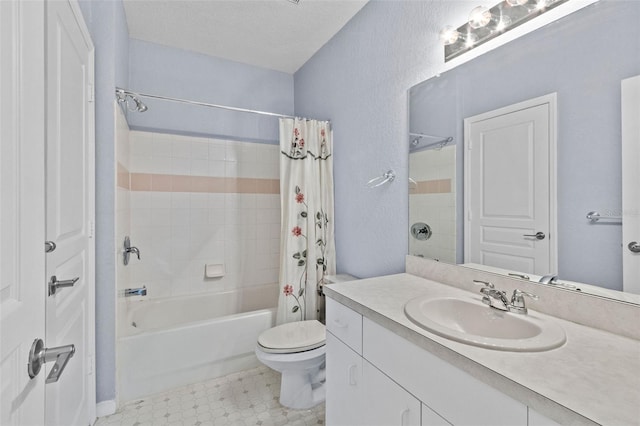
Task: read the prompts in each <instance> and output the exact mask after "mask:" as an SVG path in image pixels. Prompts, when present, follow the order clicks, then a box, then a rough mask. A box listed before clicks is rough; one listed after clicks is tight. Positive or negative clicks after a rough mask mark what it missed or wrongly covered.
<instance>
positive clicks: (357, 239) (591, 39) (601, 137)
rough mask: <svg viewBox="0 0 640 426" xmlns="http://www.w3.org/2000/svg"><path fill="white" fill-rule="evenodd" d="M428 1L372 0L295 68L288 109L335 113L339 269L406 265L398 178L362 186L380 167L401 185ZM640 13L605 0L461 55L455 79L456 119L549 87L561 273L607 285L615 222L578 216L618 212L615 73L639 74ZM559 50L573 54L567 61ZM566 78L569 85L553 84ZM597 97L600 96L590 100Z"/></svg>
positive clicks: (425, 53) (634, 5) (616, 277)
mask: <svg viewBox="0 0 640 426" xmlns="http://www.w3.org/2000/svg"><path fill="white" fill-rule="evenodd" d="M425 3H426V2H402V3H397V2H384V1H376V0H374V1H372V2H371V3H369V4H368V5H367V6H365V8H364V9H363V10H362V11H361V13H359V14H358V15H357V16H356V17H355V18H354V19H353V20H352V21H351V22H350V23H349V24H348V25H347V26H346V27H345V28H344V29H343V30H342V31H341V32H340V33H339V34H338V35H337V36H336V37H334V39H332V40H331V41H330V42H329V43H328V44H327V45H326V46H325V47H324V48H323V49H322V50H321V51H320V52H319V53H318V54H316V55H315V56H314V57H313V58H312V59H311V60H310V61H309V62H308V63H307V64H306V65H305V66H304V67H303V68H302V69H301V70H299V71H298V72H297V73H296V74H295V96H296V113H297V114H302V115H307V116H314V115H319V116H323V117H324V116H328V117H330V118H332V119H333V122H334V139H335V142H334V144H335V153H336V155H335V160H334V164H335V166H334V167H335V176H336V189H335V193H336V240H337V241H336V248H337V256H338V269H339V272H349V273H352V274H354V275H359V276H373V275H379V274H389V273H392V272H397V271H401V270H403V267H404V259H403V256H404V254H405V253H406V252H407V248H406V246H407V243H406V241H407V208H408V207H407V194H406V192H407V185H401V184H395V183H394V184H392V185H390V186H388V187H385V188H378V189H377V190H367V189H365V188H364V186H363V184H364V182H366V180H368V179H369V178H371V177H372V176H374V175H376V174H379V173H380V172H381V171H383V170H385V169H386V168H394V169H395V170H396V172H398V175H399V177H398V182H406V177H407V174H406V173H407V164H408V155H407V150H408V148H407V145H406V128H407V123H406V117H407V105H406V102H407V101H406V90H407V89H408V88H409V87H411V86H412V85H413V84H415V83H417V81H416V80H418V78H417V77H418V76H420V75H421V74H422V75H423V76H424V77H430V76H432V75H433V74H435V73H436V70H437V69H438V66H437V64H435V65H434V61H433V57H434V56H433V50H434V49H435V50H437V52H438V54H441V52H442V47H441V46H437V45H435V46H434V45H433V44H432V45H428V43H429V41H427V40H428V39H427V38H428V37H434V38H437V35H435V34H430V33H429V32H430V31H429V30H428V28H430V27H429V25H428V18H427V16H428V14H425V10H424V7H425ZM574 17H579V18H580V19H579V21H576V20H575V19H573V18H574ZM639 19H640V4H639V3H638V2H635V1H604V0H603V1H601V2H599V3H597V4H595V5H593V6H590V7H588V8H587V9H584V10H582V11H579V12H577V15H572V16H570V17H568V18H565V19H564V20H562V21H560V22H558V23H555V24H552V25H549V26H547V27H545V28H544V29H543V30H542V31H537V32H535V33H532V34H530V35H528V36H525V37H524V38H523V39H519V40H517V41H514V42H512V43H509V44H507V45H505V46H503V47H501V48H498V49H497V50H495V51H492V52H489V53H488V54H485V55H483V56H480V57H479V58H477V59H476V60H474V61H472V62H470V63H467V64H464V65H463V67H468V68H470V69H472V70H473V71H472V72H471V75H472V76H473V77H472V78H469V77H466V78H465V79H462V78H459V79H458V81H459V84H460V85H461V89H460V92H462V93H465V94H466V96H465V97H464V100H463V101H462V102H461V105H459V106H458V109H459V110H461V114H462V115H461V116H469V115H473V114H477V113H479V112H482V111H487V110H491V109H494V108H497V107H500V106H504V105H508V104H511V103H514V102H518V101H522V100H524V99H527V98H531V97H535V96H540V95H543V94H547V93H550V92H554V91H557V92H558V96H559V114H560V116H561V117H562V118H561V120H560V122H561V125H560V128H559V140H558V161H559V165H558V179H559V194H558V195H559V200H560V201H559V223H560V226H559V228H560V229H559V235H558V238H559V259H560V265H559V273H560V276H561V277H565V278H566V279H575V280H578V281H585V282H593V283H598V284H600V285H603V286H606V287H613V288H616V287H617V286H619V283H620V282H621V279H620V273H621V247H620V241H621V235H620V226H619V225H601V226H590V225H589V224H588V223H587V222H586V220H585V217H584V216H585V215H586V213H587V212H588V211H589V210H595V209H600V210H605V209H610V210H616V209H618V210H619V209H620V204H621V200H620V198H621V195H620V185H621V184H620V179H621V176H620V155H621V154H620V142H619V141H620V132H619V122H617V121H616V120H618V121H619V115H620V111H619V109H620V80H621V79H622V78H625V77H629V76H631V75H634V74H639V73H640V62H639V61H640V33H639V30H638V27H637V25H636V23H637V22H638V20H639ZM566 20H569V22H571V24H570V25H566V24H563V22H565V21H566ZM445 22H447V21H446V20H442V22H439V23H437V24H436V26H435V28H434V29H437V28H440V27H441V26H442V25H443V24H444V23H445ZM603 27H604V28H607V31H606V36H605V35H604V34H603V33H602V32H601V30H602V28H603ZM433 32H434V31H433V29H432V31H431V33H433ZM585 33H586V34H585ZM587 34H588V35H587ZM520 43H528V44H527V45H526V46H525V47H523V45H522V44H520ZM568 52H572V53H577V54H578V55H579V56H580V59H579V60H568V59H567V56H568V55H567V53H568ZM595 52H601V55H600V56H595V55H594V53H595ZM528 56H534V57H535V58H536V60H535V61H532V62H529V63H527V64H525V65H521V66H520V67H519V71H517V72H516V73H515V74H517V75H519V76H521V78H520V79H507V78H506V77H505V75H504V74H503V73H502V72H501V71H503V70H504V68H505V67H506V66H507V65H512V64H516V63H520V62H521V60H522V59H523V58H525V57H528ZM436 62H437V61H436ZM611 64H616V66H615V67H612V66H611ZM420 68H422V70H423V72H422V73H421V72H420V71H419V69H420ZM424 70H426V74H427V75H424V74H425V72H424ZM454 71H456V72H457V70H454ZM540 75H549V78H547V79H541V78H540ZM566 75H572V78H571V79H570V80H569V81H570V83H569V84H565V83H560V82H561V81H563V80H565V78H566ZM603 76H607V77H609V79H608V80H607V82H606V83H604V82H603V81H602V77H603ZM570 92H573V93H575V95H573V96H571V95H569V93H570ZM595 96H602V98H601V99H603V101H602V103H601V104H598V105H593V103H591V102H590V101H591V100H592V99H593V98H594V97H595ZM585 116H586V117H587V118H586V119H584V118H579V117H585ZM563 120H564V121H563ZM585 124H589V126H585ZM576 129H577V130H576ZM611 129H613V131H611ZM460 130H461V129H455V130H454V132H455V133H456V134H458V135H461V131H460ZM458 139H459V142H460V141H461V138H460V137H459V138H458ZM459 152H460V151H459ZM460 158H461V156H460ZM460 161H461V160H460Z"/></svg>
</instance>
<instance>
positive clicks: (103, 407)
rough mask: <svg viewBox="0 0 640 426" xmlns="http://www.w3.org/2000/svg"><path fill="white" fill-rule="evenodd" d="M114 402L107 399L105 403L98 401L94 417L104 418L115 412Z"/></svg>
mask: <svg viewBox="0 0 640 426" xmlns="http://www.w3.org/2000/svg"><path fill="white" fill-rule="evenodd" d="M116 408H117V405H116V400H115V399H109V400H107V401H100V402H98V403H97V404H96V416H97V417H105V416H110V415H112V414H114V413H115V412H116Z"/></svg>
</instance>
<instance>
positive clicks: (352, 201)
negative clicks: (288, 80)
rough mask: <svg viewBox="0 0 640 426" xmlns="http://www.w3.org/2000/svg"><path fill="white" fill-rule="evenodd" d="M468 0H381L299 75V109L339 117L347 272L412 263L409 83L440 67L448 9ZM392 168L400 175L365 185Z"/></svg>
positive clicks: (339, 237)
mask: <svg viewBox="0 0 640 426" xmlns="http://www.w3.org/2000/svg"><path fill="white" fill-rule="evenodd" d="M445 3H448V4H445ZM459 3H462V2H427V1H403V2H397V1H378V0H373V1H371V2H370V3H368V4H367V5H366V6H365V7H364V8H363V9H362V10H361V11H360V12H359V13H358V14H357V15H356V16H355V17H354V18H353V19H352V20H351V21H349V23H348V24H347V25H346V26H345V27H344V28H343V29H342V30H341V31H340V32H339V33H338V34H337V35H336V36H335V37H333V38H332V39H331V40H330V41H329V42H328V43H327V44H326V45H325V46H324V47H323V48H322V49H321V50H320V51H319V52H318V53H317V54H316V55H314V56H313V57H312V58H311V59H310V60H309V61H308V62H307V63H306V64H305V65H304V66H303V67H302V68H301V69H300V70H298V72H296V74H295V75H294V78H295V86H294V87H295V91H294V93H295V101H296V114H298V115H303V116H306V117H322V118H325V117H326V118H330V119H331V120H332V125H333V130H334V153H335V156H334V175H335V206H336V207H335V226H336V252H337V253H336V254H337V268H338V271H339V272H343V273H350V274H353V275H356V276H359V277H371V276H376V275H386V274H391V273H396V272H402V271H404V256H405V255H406V254H407V247H408V246H407V233H408V231H407V228H408V184H407V182H408V180H407V179H408V170H407V168H408V159H409V157H408V155H409V154H408V153H409V148H408V146H409V145H408V140H407V138H408V136H407V132H408V124H407V121H408V120H407V102H408V100H407V90H408V89H409V88H410V87H411V86H413V85H414V84H417V83H418V82H420V81H422V80H425V79H426V78H429V77H431V76H432V75H434V74H435V73H436V72H438V71H439V70H440V69H441V67H442V64H443V59H442V56H443V51H442V46H441V45H440V44H439V42H438V32H439V31H440V28H441V27H442V26H443V24H444V22H442V15H443V14H445V11H444V9H447V8H450V10H449V12H448V13H450V16H452V17H453V16H456V15H459V14H460V10H456V8H458V9H460V8H461V7H462V6H464V7H465V9H466V8H467V6H468V4H466V5H461V4H459ZM467 12H468V11H467ZM438 15H439V16H440V18H437V19H436V18H435V16H438ZM446 21H448V20H445V22H446ZM451 22H457V21H455V20H452V21H451ZM388 169H393V170H394V171H395V172H396V173H397V175H398V177H397V179H396V181H395V182H393V183H391V184H390V185H385V186H381V187H378V188H375V189H367V188H366V187H365V183H366V182H367V181H368V180H369V179H371V178H373V177H375V176H379V175H381V174H382V173H383V172H385V171H386V170H388Z"/></svg>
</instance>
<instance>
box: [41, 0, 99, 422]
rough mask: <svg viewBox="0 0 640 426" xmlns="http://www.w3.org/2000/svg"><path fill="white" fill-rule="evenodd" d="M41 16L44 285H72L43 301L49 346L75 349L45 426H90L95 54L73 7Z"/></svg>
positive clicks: (61, 5)
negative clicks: (47, 245) (48, 244)
mask: <svg viewBox="0 0 640 426" xmlns="http://www.w3.org/2000/svg"><path fill="white" fill-rule="evenodd" d="M46 8H47V58H46V61H47V111H48V113H47V148H46V177H47V179H46V239H47V240H49V241H53V242H55V244H56V245H57V248H56V250H55V251H53V252H51V253H48V254H47V256H46V279H47V281H51V280H52V277H54V276H55V277H56V279H57V280H58V281H62V282H63V281H66V280H75V279H77V281H76V282H75V283H74V284H73V286H71V287H62V288H58V289H57V290H56V291H55V293H52V292H49V295H48V297H47V303H46V336H47V337H46V344H47V346H49V347H51V346H63V345H69V344H73V345H75V354H74V356H73V357H72V358H71V359H70V361H69V362H68V364H67V366H66V369H65V370H64V372H63V373H62V374H61V376H60V378H59V380H58V381H57V382H55V383H49V384H47V386H46V410H45V412H46V421H47V424H51V425H86V424H90V423H92V422H93V420H94V419H95V380H94V375H93V360H94V357H95V353H94V329H93V324H94V301H93V300H94V295H93V292H94V270H93V269H94V260H93V257H94V243H93V235H92V234H93V220H94V199H93V191H94V181H93V171H94V165H93V164H94V160H93V157H94V152H93V151H94V147H93V144H94V142H93V140H94V136H93V104H92V102H93V99H92V96H93V95H92V91H93V46H92V44H91V40H90V38H89V36H88V31H87V30H86V27H85V25H84V22H83V21H82V17H81V14H80V12H79V9H78V7H77V4H75V3H71V2H69V1H51V2H47V7H46ZM69 284H71V283H69ZM47 367H49V368H51V366H49V364H47ZM48 371H49V370H48Z"/></svg>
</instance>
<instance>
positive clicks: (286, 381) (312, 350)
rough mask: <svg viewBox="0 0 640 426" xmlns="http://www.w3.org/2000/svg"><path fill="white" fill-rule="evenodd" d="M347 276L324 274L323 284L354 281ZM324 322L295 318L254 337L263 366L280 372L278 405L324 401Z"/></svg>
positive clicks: (298, 405)
mask: <svg viewBox="0 0 640 426" xmlns="http://www.w3.org/2000/svg"><path fill="white" fill-rule="evenodd" d="M355 279H356V278H355V277H352V276H350V275H346V274H343V275H335V276H331V277H325V282H326V283H336V282H342V281H351V280H355ZM325 339H326V331H325V327H324V324H322V323H321V322H319V321H317V320H309V321H296V322H290V323H287V324H282V325H279V326H276V327H273V328H270V329H269V330H266V331H264V332H263V333H262V334H260V337H258V345H257V346H256V356H257V357H258V359H259V360H260V362H262V363H263V364H264V365H266V366H267V367H269V368H272V369H273V370H276V371H278V372H280V373H282V383H281V385H280V404H282V405H284V406H285V407H289V408H294V409H306V408H311V407H313V406H315V405H318V404H320V403H321V402H324V399H325V394H324V391H325V389H324V381H325V369H324V365H325V364H324V360H325Z"/></svg>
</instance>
